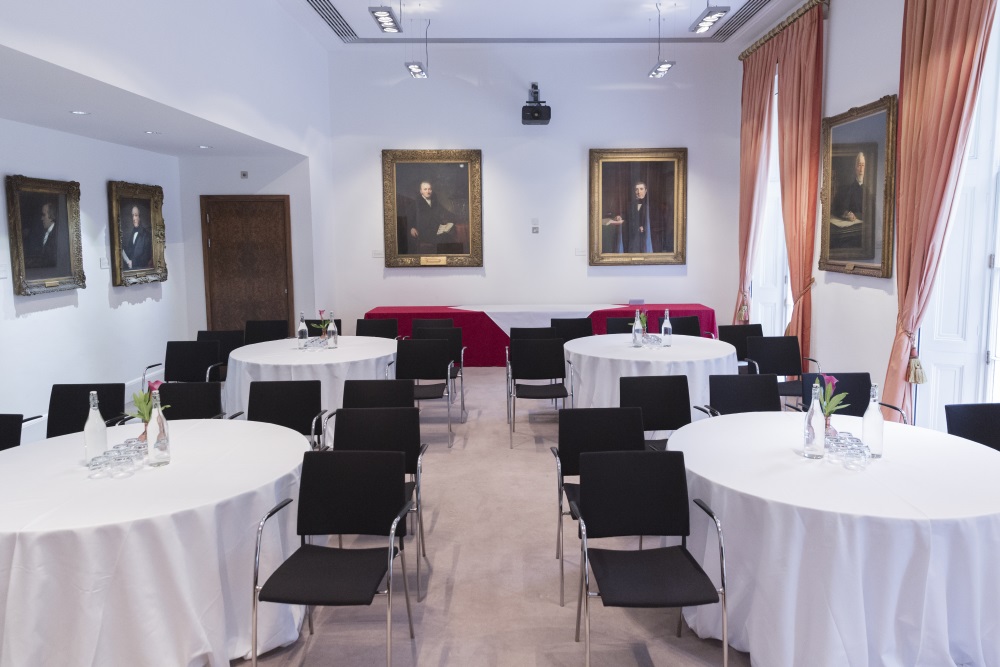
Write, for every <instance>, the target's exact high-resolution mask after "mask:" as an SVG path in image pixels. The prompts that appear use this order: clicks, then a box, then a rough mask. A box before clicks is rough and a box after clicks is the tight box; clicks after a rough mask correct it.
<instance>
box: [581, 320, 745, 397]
mask: <svg viewBox="0 0 1000 667" xmlns="http://www.w3.org/2000/svg"><path fill="white" fill-rule="evenodd" d="M671 338H672V343H671V345H670V347H658V348H646V347H632V334H604V335H601V336H587V337H584V338H576V339H573V340H571V341H567V342H566V344H565V346H564V347H563V349H564V351H565V354H566V359H567V360H569V361H570V362H571V363H572V364H573V374H574V393H575V396H574V400H573V405H574V406H576V407H578V408H611V407H615V408H616V407H618V404H619V403H618V399H619V397H618V379H619V378H621V377H627V376H634V375H687V377H688V391H689V392H690V394H691V404H692V405H708V376H709V375H733V374H735V373H736V348H735V347H733V346H732V345H730V344H729V343H724V342H722V341H720V340H714V339H712V338H696V337H694V336H672V337H671ZM698 414H701V413H698Z"/></svg>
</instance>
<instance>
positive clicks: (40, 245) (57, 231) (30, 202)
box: [20, 192, 70, 279]
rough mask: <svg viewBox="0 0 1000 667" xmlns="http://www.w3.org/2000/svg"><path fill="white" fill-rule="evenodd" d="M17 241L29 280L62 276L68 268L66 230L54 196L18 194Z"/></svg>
mask: <svg viewBox="0 0 1000 667" xmlns="http://www.w3.org/2000/svg"><path fill="white" fill-rule="evenodd" d="M20 198H21V202H20V204H21V221H22V223H21V224H22V230H21V231H22V234H21V238H22V241H23V243H24V269H25V274H26V276H27V277H28V278H30V279H37V278H49V277H56V276H65V275H68V274H69V273H70V267H69V226H68V221H67V218H66V207H65V204H62V205H61V203H60V197H59V196H58V195H53V194H47V193H40V192H22V193H21V195H20Z"/></svg>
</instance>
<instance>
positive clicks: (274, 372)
mask: <svg viewBox="0 0 1000 667" xmlns="http://www.w3.org/2000/svg"><path fill="white" fill-rule="evenodd" d="M310 340H315V338H312V339H310ZM395 359H396V341H395V340H390V339H388V338H374V337H368V336H340V340H339V342H338V345H337V347H336V348H313V349H304V350H300V349H298V341H297V340H295V339H294V338H286V339H283V340H271V341H267V342H266V343H254V344H253V345H245V346H243V347H240V348H237V349H235V350H233V351H232V352H231V353H230V355H229V368H228V370H227V372H226V412H229V413H230V414H231V413H234V412H237V411H238V410H243V411H244V412H245V411H246V409H247V402H248V399H249V397H250V383H251V382H253V381H255V380H320V381H321V382H322V385H323V388H322V391H323V402H322V405H323V407H324V408H326V409H327V410H330V411H331V412H332V411H333V410H337V409H339V408H340V407H342V406H343V402H344V380H379V379H381V378H383V377H385V368H386V366H387V365H388V364H389V362H390V361H393V360H395Z"/></svg>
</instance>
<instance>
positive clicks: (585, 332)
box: [550, 317, 594, 342]
mask: <svg viewBox="0 0 1000 667" xmlns="http://www.w3.org/2000/svg"><path fill="white" fill-rule="evenodd" d="M550 323H551V325H552V328H553V329H555V330H556V337H557V338H562V339H563V342H565V341H568V340H573V339H575V338H584V337H586V336H593V335H594V323H593V322H591V321H590V318H589V317H553V318H552V319H551V320H550Z"/></svg>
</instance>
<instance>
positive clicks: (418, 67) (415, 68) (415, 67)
mask: <svg viewBox="0 0 1000 667" xmlns="http://www.w3.org/2000/svg"><path fill="white" fill-rule="evenodd" d="M403 65H404V66H405V67H406V71H407V72H409V73H410V76H412V77H413V78H414V79H426V78H427V70H426V69H424V64H423V63H422V62H420V61H418V60H415V61H413V62H408V63H403Z"/></svg>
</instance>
